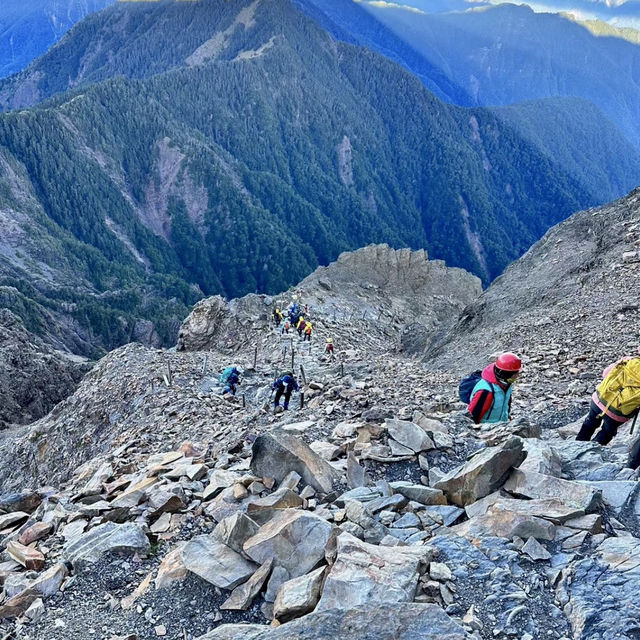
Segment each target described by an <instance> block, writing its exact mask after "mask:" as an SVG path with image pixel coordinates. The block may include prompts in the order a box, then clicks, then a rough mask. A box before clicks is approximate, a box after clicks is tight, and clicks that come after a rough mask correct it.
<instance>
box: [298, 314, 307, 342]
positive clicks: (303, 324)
mask: <svg viewBox="0 0 640 640" xmlns="http://www.w3.org/2000/svg"><path fill="white" fill-rule="evenodd" d="M306 326H307V323H306V322H305V319H304V316H300V319H299V320H298V324H296V329H297V330H298V335H299V336H300V337H301V338H302V332H303V331H304V328H305V327H306Z"/></svg>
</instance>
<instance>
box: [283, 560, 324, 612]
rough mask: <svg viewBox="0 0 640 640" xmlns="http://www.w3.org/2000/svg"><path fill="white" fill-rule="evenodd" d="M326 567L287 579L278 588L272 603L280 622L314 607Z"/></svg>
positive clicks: (309, 610)
mask: <svg viewBox="0 0 640 640" xmlns="http://www.w3.org/2000/svg"><path fill="white" fill-rule="evenodd" d="M325 571H326V567H320V568H319V569H316V570H315V571H312V572H311V573H309V574H307V575H306V576H300V577H298V578H293V580H287V582H285V583H284V584H283V585H282V586H281V587H280V589H279V590H278V595H277V596H276V600H275V602H274V603H273V615H274V617H275V618H276V619H277V620H279V621H280V622H285V621H287V620H291V619H293V618H299V617H300V616H303V615H305V614H307V613H310V612H311V611H313V610H314V609H315V608H316V605H317V604H318V600H320V593H321V590H322V581H323V578H324V574H325Z"/></svg>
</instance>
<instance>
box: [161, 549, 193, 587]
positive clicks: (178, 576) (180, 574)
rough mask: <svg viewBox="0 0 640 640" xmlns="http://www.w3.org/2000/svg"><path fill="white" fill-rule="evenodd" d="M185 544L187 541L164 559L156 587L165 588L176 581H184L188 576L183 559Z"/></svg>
mask: <svg viewBox="0 0 640 640" xmlns="http://www.w3.org/2000/svg"><path fill="white" fill-rule="evenodd" d="M185 544H186V542H182V543H180V544H179V545H178V546H177V547H176V548H175V549H173V550H172V551H170V552H169V553H167V555H166V556H165V557H164V558H163V559H162V562H161V563H160V566H159V567H158V575H157V576H156V579H155V586H156V589H163V588H164V587H168V586H170V585H172V584H173V583H174V582H182V581H183V580H184V579H185V578H186V577H187V567H185V566H184V561H183V560H182V550H183V549H184V546H185Z"/></svg>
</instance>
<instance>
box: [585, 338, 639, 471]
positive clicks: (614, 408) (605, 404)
mask: <svg viewBox="0 0 640 640" xmlns="http://www.w3.org/2000/svg"><path fill="white" fill-rule="evenodd" d="M638 354H640V347H638ZM639 410H640V357H637V356H623V357H622V358H620V360H618V361H617V362H613V363H612V364H610V365H609V366H608V367H607V368H606V369H605V370H604V371H603V372H602V382H601V383H600V384H599V385H598V387H597V389H596V390H595V392H594V393H593V396H591V406H590V407H589V414H588V415H587V417H586V418H585V420H584V422H583V423H582V427H581V428H580V431H579V432H578V435H577V436H576V440H579V441H583V442H586V441H588V440H591V438H592V437H593V434H594V433H595V432H596V429H598V428H600V430H599V431H598V433H597V434H596V437H595V438H594V441H595V442H597V443H599V444H602V445H605V444H609V443H610V442H611V440H612V439H613V438H614V437H615V435H616V434H617V433H618V427H619V426H620V425H622V424H624V423H625V422H628V421H629V420H630V419H631V418H635V416H637V415H638V411H639ZM627 466H628V467H630V468H631V469H637V468H638V467H640V444H638V442H635V443H634V444H633V446H632V447H631V451H630V455H629V461H628V464H627Z"/></svg>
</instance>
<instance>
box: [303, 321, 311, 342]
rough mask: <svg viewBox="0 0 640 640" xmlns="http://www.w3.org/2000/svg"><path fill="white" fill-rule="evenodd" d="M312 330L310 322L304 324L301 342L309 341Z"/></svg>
mask: <svg viewBox="0 0 640 640" xmlns="http://www.w3.org/2000/svg"><path fill="white" fill-rule="evenodd" d="M312 331H313V326H312V325H311V322H307V323H306V324H305V326H304V338H303V339H302V342H305V340H308V341H309V342H311V332H312Z"/></svg>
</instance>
